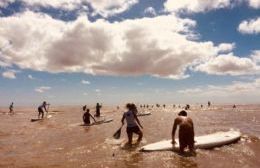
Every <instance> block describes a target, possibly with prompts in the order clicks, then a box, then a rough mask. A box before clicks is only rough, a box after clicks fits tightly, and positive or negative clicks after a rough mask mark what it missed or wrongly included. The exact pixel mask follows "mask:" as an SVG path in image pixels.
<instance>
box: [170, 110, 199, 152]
mask: <svg viewBox="0 0 260 168" xmlns="http://www.w3.org/2000/svg"><path fill="white" fill-rule="evenodd" d="M178 125H179V144H180V153H184V149H185V148H186V147H189V150H190V152H194V142H195V141H194V127H193V122H192V119H191V118H189V117H187V112H186V111H184V110H182V111H181V112H179V113H178V117H177V118H176V119H175V120H174V124H173V128H172V144H175V143H176V141H175V132H176V129H177V126H178Z"/></svg>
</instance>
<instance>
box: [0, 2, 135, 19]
mask: <svg viewBox="0 0 260 168" xmlns="http://www.w3.org/2000/svg"><path fill="white" fill-rule="evenodd" d="M14 1H15V0H1V1H0V7H5V6H7V5H8V4H10V3H13V2H14ZM18 1H21V2H23V3H24V4H25V5H27V6H29V7H31V8H32V7H35V8H38V7H52V8H56V9H63V10H76V9H88V5H90V6H91V7H92V8H93V10H94V13H95V14H100V15H102V16H104V17H107V16H111V15H115V14H118V13H122V12H124V11H126V10H128V9H129V8H131V7H132V6H133V5H135V4H137V3H138V0H18Z"/></svg>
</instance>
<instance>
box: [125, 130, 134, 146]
mask: <svg viewBox="0 0 260 168" xmlns="http://www.w3.org/2000/svg"><path fill="white" fill-rule="evenodd" d="M126 132H127V136H128V144H129V145H132V138H133V132H132V130H131V128H130V127H127V128H126Z"/></svg>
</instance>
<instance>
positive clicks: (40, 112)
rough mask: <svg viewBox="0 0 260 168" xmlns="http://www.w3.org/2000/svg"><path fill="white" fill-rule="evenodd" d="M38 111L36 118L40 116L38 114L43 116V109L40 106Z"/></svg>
mask: <svg viewBox="0 0 260 168" xmlns="http://www.w3.org/2000/svg"><path fill="white" fill-rule="evenodd" d="M38 112H39V114H38V118H40V116H42V118H43V116H44V113H43V111H42V109H41V108H38Z"/></svg>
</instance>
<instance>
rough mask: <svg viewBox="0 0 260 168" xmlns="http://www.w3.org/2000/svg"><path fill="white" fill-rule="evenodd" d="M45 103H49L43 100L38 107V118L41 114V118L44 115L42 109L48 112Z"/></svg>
mask: <svg viewBox="0 0 260 168" xmlns="http://www.w3.org/2000/svg"><path fill="white" fill-rule="evenodd" d="M47 105H49V104H47V103H46V101H44V102H43V103H42V104H41V105H40V106H39V107H38V112H39V114H38V118H40V116H41V118H43V116H44V111H43V110H45V112H46V113H47V112H48V110H47Z"/></svg>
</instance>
